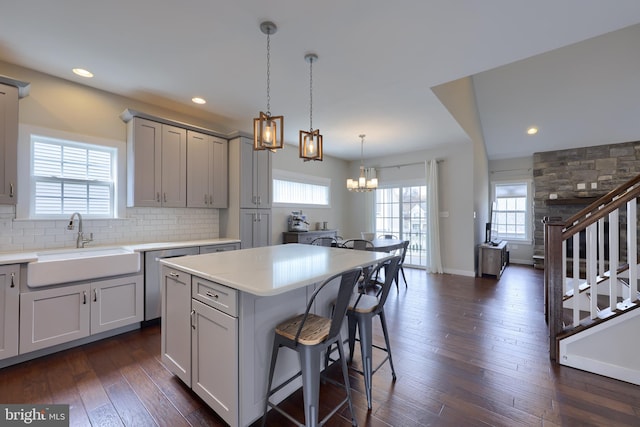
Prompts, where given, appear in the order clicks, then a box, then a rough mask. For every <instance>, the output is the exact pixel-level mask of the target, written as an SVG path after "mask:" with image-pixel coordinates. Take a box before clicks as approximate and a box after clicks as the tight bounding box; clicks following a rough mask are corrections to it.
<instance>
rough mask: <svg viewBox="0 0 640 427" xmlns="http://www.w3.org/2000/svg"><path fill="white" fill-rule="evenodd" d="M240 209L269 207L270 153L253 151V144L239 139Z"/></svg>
mask: <svg viewBox="0 0 640 427" xmlns="http://www.w3.org/2000/svg"><path fill="white" fill-rule="evenodd" d="M240 140H241V146H240V207H241V208H260V209H268V208H270V207H271V152H270V151H268V150H262V151H255V150H254V149H253V142H252V141H251V140H250V139H248V138H240Z"/></svg>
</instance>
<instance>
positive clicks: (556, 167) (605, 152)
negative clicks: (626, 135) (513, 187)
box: [533, 141, 640, 261]
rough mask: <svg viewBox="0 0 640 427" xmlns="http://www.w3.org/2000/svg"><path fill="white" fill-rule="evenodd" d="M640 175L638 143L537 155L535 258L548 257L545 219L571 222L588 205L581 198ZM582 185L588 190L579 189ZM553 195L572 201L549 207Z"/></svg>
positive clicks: (602, 193) (534, 163)
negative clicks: (555, 217) (548, 217)
mask: <svg viewBox="0 0 640 427" xmlns="http://www.w3.org/2000/svg"><path fill="white" fill-rule="evenodd" d="M639 174H640V142H638V141H636V142H625V143H621V144H608V145H599V146H595V147H583V148H575V149H569V150H558V151H546V152H541V153H534V155H533V185H534V245H535V246H534V258H536V257H538V256H542V255H544V227H543V225H542V219H543V218H544V217H545V216H559V217H562V218H563V219H567V218H569V217H570V216H571V215H573V214H575V213H577V212H578V211H580V210H581V209H583V208H585V207H586V206H588V204H589V203H588V202H587V201H585V202H584V203H580V200H579V199H581V198H589V197H599V196H603V195H604V194H607V193H608V192H609V191H611V190H613V189H615V188H616V187H618V186H619V185H621V184H623V183H625V182H626V181H628V180H630V179H632V178H635V177H636V176H637V175H639ZM593 183H595V185H596V188H592V184H593ZM579 184H584V186H585V188H584V189H579V188H578V185H579ZM550 194H556V195H557V200H569V199H572V202H571V203H570V204H563V205H548V204H547V200H549V198H550V197H549V195H550ZM534 261H535V260H534Z"/></svg>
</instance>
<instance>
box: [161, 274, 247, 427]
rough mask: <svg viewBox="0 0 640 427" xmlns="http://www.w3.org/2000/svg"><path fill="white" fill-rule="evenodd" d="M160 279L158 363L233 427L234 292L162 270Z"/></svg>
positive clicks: (235, 383)
mask: <svg viewBox="0 0 640 427" xmlns="http://www.w3.org/2000/svg"><path fill="white" fill-rule="evenodd" d="M162 273H163V274H162V283H163V285H162V293H163V295H162V320H161V321H162V328H161V331H162V333H161V340H160V342H161V354H162V363H163V364H164V365H165V366H166V367H167V369H169V371H171V372H172V373H173V374H175V375H176V376H177V377H178V378H180V379H181V380H182V382H184V383H185V384H186V385H187V386H189V387H191V388H192V390H193V391H194V392H195V393H196V394H197V395H198V396H200V397H201V398H202V400H204V401H205V402H206V403H207V404H208V405H209V406H210V407H211V408H212V409H213V410H214V411H215V412H216V413H217V414H218V415H219V416H220V417H221V418H222V419H223V420H225V421H226V422H227V423H228V424H229V425H230V426H237V425H238V406H239V405H238V318H237V317H234V316H235V315H236V314H237V292H236V291H235V290H233V289H231V288H228V287H226V286H222V285H219V284H216V283H213V282H210V281H208V280H204V279H201V278H197V277H193V276H191V275H190V274H187V273H184V272H182V271H179V270H175V269H172V268H170V267H169V266H166V265H163V266H162ZM214 307H215V308H214ZM189 331H191V332H190V333H189Z"/></svg>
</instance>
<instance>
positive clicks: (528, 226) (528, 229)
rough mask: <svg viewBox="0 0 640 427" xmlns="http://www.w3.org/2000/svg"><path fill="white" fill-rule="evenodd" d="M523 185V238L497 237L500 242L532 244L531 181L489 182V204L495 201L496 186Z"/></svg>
mask: <svg viewBox="0 0 640 427" xmlns="http://www.w3.org/2000/svg"><path fill="white" fill-rule="evenodd" d="M518 184H525V185H526V186H527V197H526V199H527V200H526V210H525V237H523V238H504V237H501V236H498V237H499V238H500V239H501V240H504V241H506V242H514V243H526V244H533V194H532V191H533V180H531V179H504V180H492V181H491V203H490V204H489V205H490V206H491V205H493V202H495V201H496V186H497V185H518ZM489 221H493V218H489Z"/></svg>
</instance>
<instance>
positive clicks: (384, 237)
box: [378, 234, 397, 239]
mask: <svg viewBox="0 0 640 427" xmlns="http://www.w3.org/2000/svg"><path fill="white" fill-rule="evenodd" d="M378 239H397V237H396V236H394V235H393V234H381V235H380V236H378Z"/></svg>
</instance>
